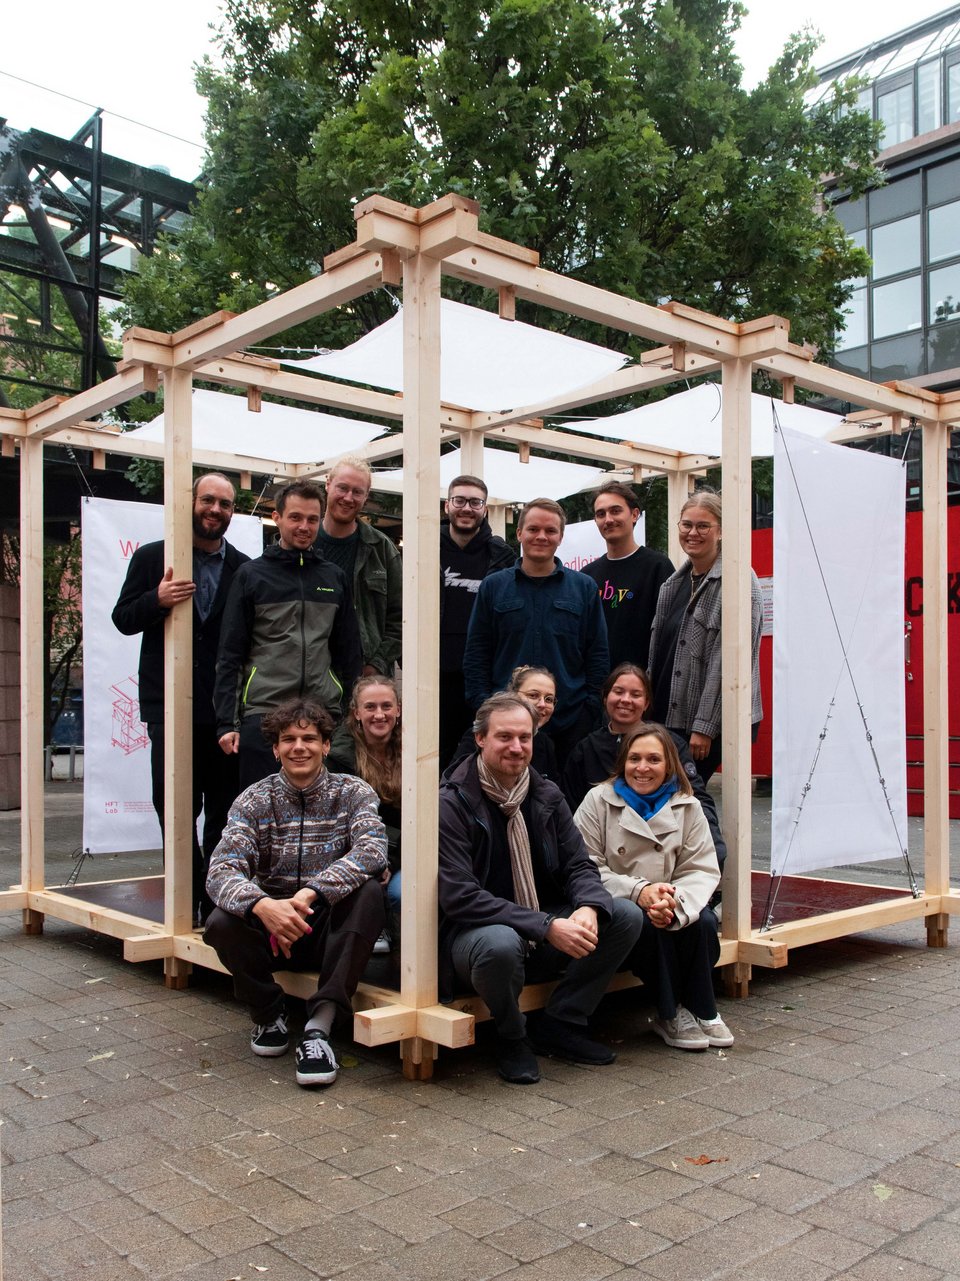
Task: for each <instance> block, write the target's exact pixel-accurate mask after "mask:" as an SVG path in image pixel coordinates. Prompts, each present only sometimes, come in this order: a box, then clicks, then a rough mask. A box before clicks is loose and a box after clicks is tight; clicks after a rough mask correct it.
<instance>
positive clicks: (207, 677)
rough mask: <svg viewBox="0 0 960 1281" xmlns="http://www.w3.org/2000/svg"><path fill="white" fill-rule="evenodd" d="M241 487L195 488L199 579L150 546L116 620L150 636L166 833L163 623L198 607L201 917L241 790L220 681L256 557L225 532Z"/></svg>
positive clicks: (131, 571)
mask: <svg viewBox="0 0 960 1281" xmlns="http://www.w3.org/2000/svg"><path fill="white" fill-rule="evenodd" d="M234 500H235V493H234V488H233V485H232V484H231V483H230V481H229V480H227V478H226V476H221V475H220V473H219V472H210V473H208V474H207V475H206V476H200V477H199V479H197V480H196V481H195V482H194V486H193V577H192V578H174V576H173V569H172V568H170V567H169V566H167V565H166V560H165V557H164V548H163V540H162V539H161V540H160V541H159V542H155V543H145V544H144V545H143V546H142V547H138V548H137V550H136V551H135V552H134V553H133V555H132V556H131V558H130V564H129V566H128V568H127V577H126V580H125V581H124V584H123V588H122V590H121V592H120V596H119V599H118V600H117V603H116V605H115V606H114V610H113V625H114V627H116V629H117V631H120V632H123V634H124V635H125V636H134V635H136V634H137V633H138V632H141V633H142V634H143V640H142V641H141V644H140V670H139V681H140V717H141V719H142V720H143V721H145V722H146V725H147V733H148V734H149V736H150V772H151V781H152V789H153V807H154V809H155V810H156V811H157V817H158V818H159V820H160V830H161V831H162V830H163V796H164V769H163V738H164V734H163V620H164V619H165V618H166V616H167V615H168V614H169V613H170V611H171V610H172V609H176V608H177V607H178V606H182V605H192V608H193V815H194V819H196V818H197V816H198V815H199V813H200V811H201V809H202V810H203V848H202V850H201V847H200V844H199V842H198V841H197V837H196V825H194V837H193V906H194V914H195V916H199V917H200V918H201V919H202V918H204V917H205V916H206V915H207V912H208V911H209V909H210V907H211V906H212V905H211V903H210V901H209V899H207V897H206V891H205V889H204V882H205V881H206V865H207V862H208V861H209V858H210V855H211V853H212V852H213V850H214V849H215V848H216V845H217V842H218V841H219V840H220V836H221V834H222V832H223V828H224V824H225V823H226V821H227V813H228V811H229V809H230V805H231V803H232V801H233V798H234V797H235V796H236V794H237V792H238V791H239V782H238V776H237V761H236V757H227V756H224V754H223V752H221V751H220V749H219V746H218V744H217V718H216V714H215V713H214V709H213V686H214V678H215V674H216V662H217V648H218V646H219V643H220V623H221V620H222V617H223V607H224V604H225V603H226V599H227V593H228V590H229V588H230V583H231V581H232V579H233V576H234V574H235V573H236V571H237V570H238V569H239V568H240V566H241V565H242V564H243V563H244V561H246V560H249V559H250V558H249V557H248V556H246V555H245V554H244V553H243V552H241V551H238V550H237V549H236V547H231V546H230V544H229V543H228V542H227V540H226V539H225V538H224V534H225V533H226V532H227V530H228V528H229V527H230V520H231V518H232V516H233V508H234Z"/></svg>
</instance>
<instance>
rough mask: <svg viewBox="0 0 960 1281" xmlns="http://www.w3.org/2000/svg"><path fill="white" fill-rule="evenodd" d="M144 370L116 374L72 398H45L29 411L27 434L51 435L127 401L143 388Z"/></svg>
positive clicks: (133, 368)
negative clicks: (53, 399)
mask: <svg viewBox="0 0 960 1281" xmlns="http://www.w3.org/2000/svg"><path fill="white" fill-rule="evenodd" d="M143 382H144V374H143V369H142V368H140V367H139V366H134V367H132V368H130V369H127V370H125V371H124V372H123V373H121V374H115V375H114V376H113V377H112V378H108V379H107V380H106V382H102V383H97V384H96V386H94V387H90V388H89V389H88V390H87V391H78V392H77V394H76V395H75V396H71V397H70V398H69V399H66V398H64V399H58V400H56V401H55V402H53V403H51V402H50V401H45V402H44V404H43V405H37V406H35V407H34V409H33V410H30V411H28V414H27V435H28V436H33V437H37V438H40V437H43V436H49V435H51V434H52V433H53V432H55V431H60V430H62V429H63V428H64V427H70V426H72V425H73V424H74V423H79V422H82V421H83V420H84V419H85V418H91V417H93V416H94V415H95V414H102V413H104V412H105V411H106V410H108V409H113V408H114V407H115V406H116V405H123V404H126V402H127V401H128V400H132V399H133V397H134V396H139V394H140V393H141V391H143Z"/></svg>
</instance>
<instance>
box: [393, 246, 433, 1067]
mask: <svg viewBox="0 0 960 1281" xmlns="http://www.w3.org/2000/svg"><path fill="white" fill-rule="evenodd" d="M403 440H404V459H403V508H404V512H405V519H404V529H403V544H404V546H403V707H404V712H403V719H404V727H403V804H402V813H403V819H402V834H403V899H402V906H401V920H402V927H401V934H402V941H401V962H400V968H401V975H400V999H401V1003H402V1004H403V1005H406V1006H412V1007H413V1008H415V1009H421V1008H423V1007H424V1006H432V1005H436V1003H437V815H438V796H437V778H438V767H439V740H438V728H439V702H438V690H437V671H438V666H439V652H440V649H439V624H440V505H439V502H438V496H439V493H440V262H439V260H438V259H436V258H428V257H426V256H425V255H423V254H414V255H413V256H412V257H410V258H408V259H407V260H406V261H405V262H404V264H403ZM411 513H416V523H413V522H412V521H411V519H410V514H411ZM400 1053H401V1056H402V1058H403V1071H404V1075H405V1076H407V1077H409V1078H411V1079H416V1080H426V1079H428V1078H429V1077H430V1076H431V1075H432V1073H433V1060H434V1053H435V1051H434V1046H433V1044H432V1043H431V1042H429V1041H426V1040H424V1039H423V1038H421V1037H419V1036H417V1037H410V1038H406V1039H404V1040H402V1041H401V1043H400Z"/></svg>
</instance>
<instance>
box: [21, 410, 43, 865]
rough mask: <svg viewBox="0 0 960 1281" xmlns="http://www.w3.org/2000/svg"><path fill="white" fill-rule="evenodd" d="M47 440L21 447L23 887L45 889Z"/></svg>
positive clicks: (37, 439)
mask: <svg viewBox="0 0 960 1281" xmlns="http://www.w3.org/2000/svg"><path fill="white" fill-rule="evenodd" d="M43 678H44V643H43V438H42V436H40V435H36V436H29V437H27V438H26V439H24V440H22V441H21V442H20V884H21V886H22V887H23V888H24V889H25V890H41V889H43V886H44V883H45V882H44V794H43V784H44V778H43V773H44V770H43V749H44V746H45V736H46V725H47V715H46V708H45V707H44V697H43V690H44V679H43Z"/></svg>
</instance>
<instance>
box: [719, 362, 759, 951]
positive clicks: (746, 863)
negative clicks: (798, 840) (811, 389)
mask: <svg viewBox="0 0 960 1281" xmlns="http://www.w3.org/2000/svg"><path fill="white" fill-rule="evenodd" d="M750 390H751V388H750V364H749V362H747V361H743V360H736V361H730V362H729V363H728V364H726V365H724V367H723V407H722V411H721V413H722V422H723V500H722V501H723V543H722V555H723V576H722V580H721V585H720V586H721V602H722V619H721V628H720V637H721V641H720V643H721V687H722V713H721V731H720V733H721V739H722V744H723V760H724V762H725V764H726V768H725V769H724V770H723V774H722V776H721V786H722V797H723V804H722V811H721V812H722V814H723V834H724V838H725V840H726V842H727V862H726V865H725V867H724V874H723V887H724V891H723V925H722V930H723V934H724V936H725V937H733V938H736V939H738V940H741V939H744V938H746V937H748V936H749V934H750V928H751V926H750V912H751V884H750V869H751V865H752V859H751V829H752V816H751V805H750V783H751V776H750V742H751V737H750V736H751V730H750V701H751V688H752V666H751V660H750V650H751V645H750V639H751V591H750V583H751V573H750V553H751V530H750V516H751V497H752V460H751V448H750V445H751V429H750V417H751V415H750ZM740 959H741V958H739V957H738V961H739V960H740Z"/></svg>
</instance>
